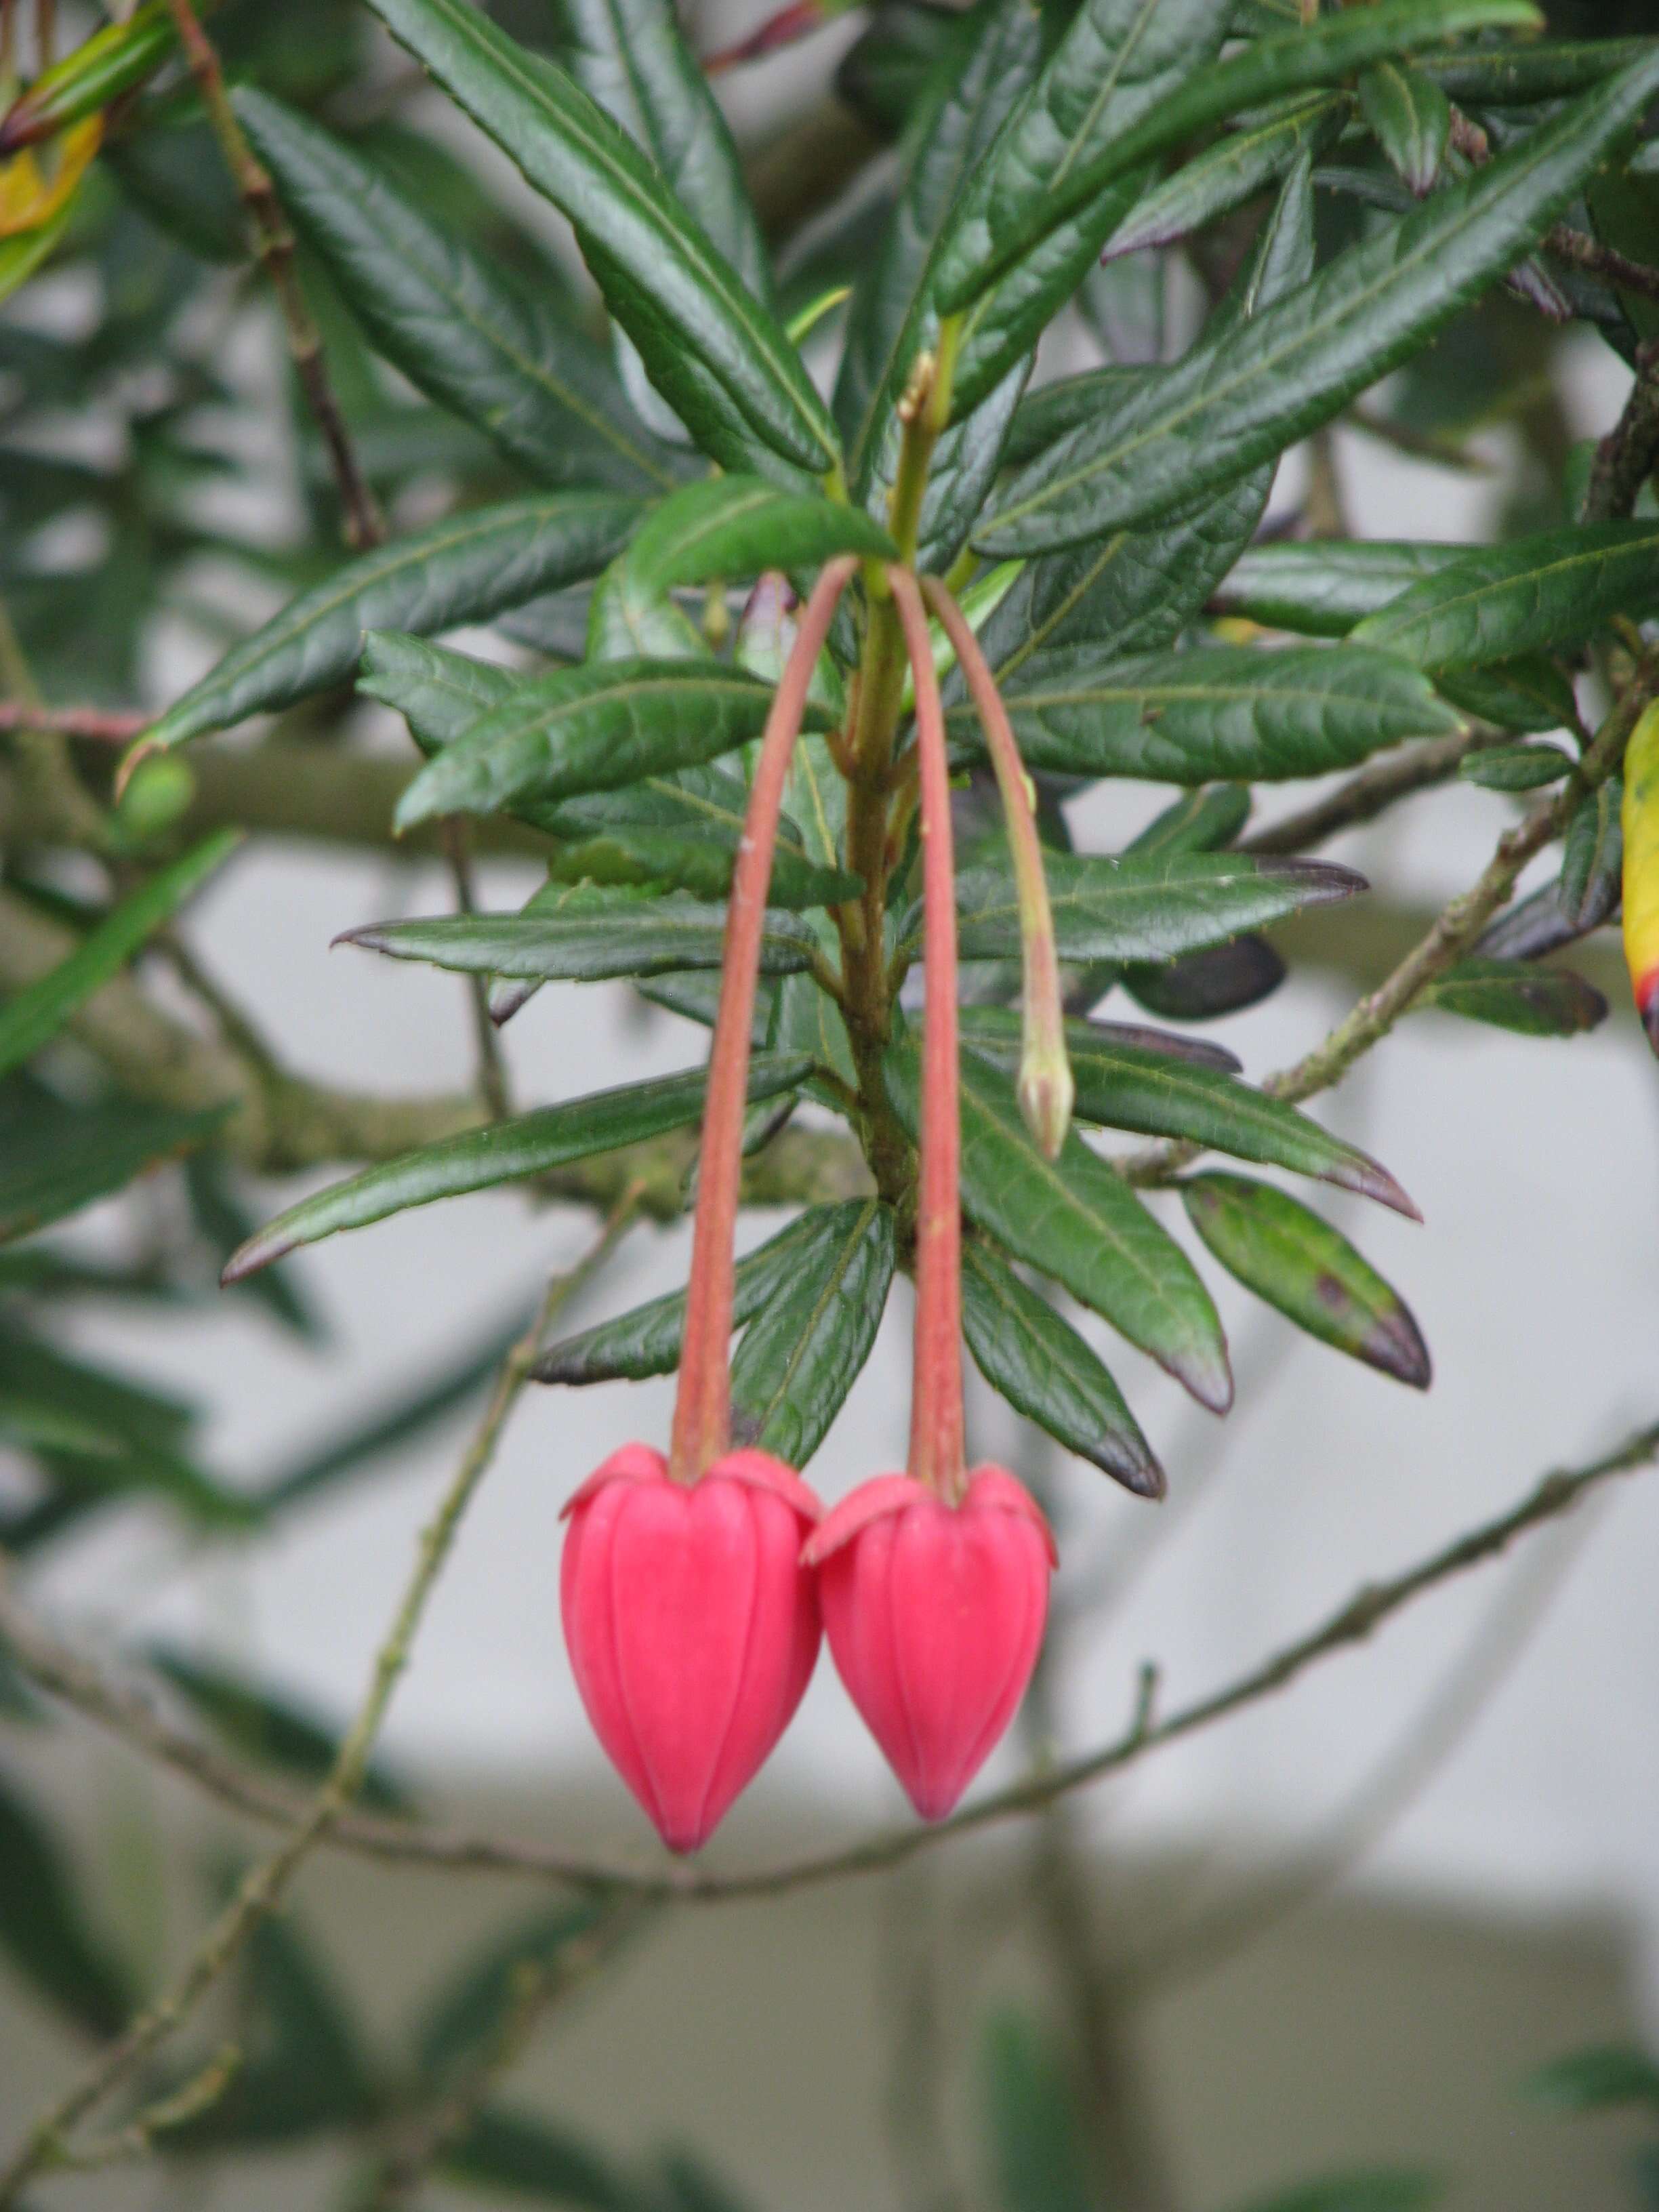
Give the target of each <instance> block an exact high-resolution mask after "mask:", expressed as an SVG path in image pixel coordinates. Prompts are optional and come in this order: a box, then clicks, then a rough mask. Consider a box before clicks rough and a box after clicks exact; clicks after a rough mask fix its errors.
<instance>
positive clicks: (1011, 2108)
mask: <svg viewBox="0 0 1659 2212" xmlns="http://www.w3.org/2000/svg"><path fill="white" fill-rule="evenodd" d="M984 2080H985V2106H984V2109H985V2115H986V2121H987V2127H988V2130H989V2138H990V2141H989V2148H990V2154H991V2163H992V2170H993V2172H994V2174H995V2176H996V2188H997V2203H998V2204H999V2205H1000V2206H1001V2207H1003V2208H1004V2212H1091V2207H1092V2206H1094V2205H1095V2204H1096V2203H1097V2197H1096V2195H1095V2192H1094V2191H1093V2189H1092V2188H1091V2185H1090V2182H1089V2178H1088V2167H1087V2163H1086V2160H1085V2155H1084V2148H1083V2124H1082V2117H1081V2115H1080V2113H1079V2111H1078V2106H1077V2098H1076V2093H1075V2091H1074V2090H1073V2086H1072V2081H1071V2077H1070V2075H1069V2073H1068V2071H1067V2069H1066V2063H1065V2061H1064V2059H1063V2058H1062V2057H1061V2056H1060V2051H1058V2050H1057V2049H1056V2048H1055V2047H1054V2044H1053V2043H1052V2042H1051V2040H1050V2039H1049V2038H1048V2036H1047V2035H1046V2034H1044V2033H1043V2032H1042V2029H1041V2028H1040V2027H1038V2025H1037V2023H1036V2021H1035V2020H1033V2019H1031V2018H1030V2016H1029V2015H1026V2014H1024V2013H1019V2012H1012V2011H1002V2012H997V2013H994V2014H993V2015H992V2017H991V2020H990V2021H989V2023H988V2024H987V2029H986V2038H985V2062H984Z"/></svg>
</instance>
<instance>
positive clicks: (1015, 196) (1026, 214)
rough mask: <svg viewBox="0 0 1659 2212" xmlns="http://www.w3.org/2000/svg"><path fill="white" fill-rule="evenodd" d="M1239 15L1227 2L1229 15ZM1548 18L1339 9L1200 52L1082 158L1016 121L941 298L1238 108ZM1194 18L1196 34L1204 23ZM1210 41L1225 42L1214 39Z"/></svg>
mask: <svg viewBox="0 0 1659 2212" xmlns="http://www.w3.org/2000/svg"><path fill="white" fill-rule="evenodd" d="M1229 12H1230V11H1229V10H1227V9H1223V10H1222V11H1221V14H1222V18H1223V21H1224V24H1225V18H1226V16H1227V15H1228V14H1229ZM1538 21H1539V17H1538V13H1537V10H1536V9H1534V8H1532V7H1530V6H1528V5H1526V4H1524V0H1520V4H1516V0H1492V4H1490V5H1488V4H1485V0H1470V4H1465V0H1383V4H1382V5H1379V6H1376V7H1370V8H1366V9H1364V10H1363V11H1361V10H1350V11H1349V12H1348V13H1347V14H1346V15H1340V16H1332V17H1327V18H1326V19H1325V20H1324V21H1321V22H1319V23H1316V24H1313V25H1310V26H1307V27H1304V28H1303V29H1301V30H1299V31H1297V32H1294V33H1291V34H1290V35H1289V36H1287V37H1285V38H1279V39H1261V40H1256V42H1255V44H1254V45H1253V46H1250V47H1249V48H1248V49H1247V50H1246V51H1245V52H1243V53H1242V54H1238V55H1236V56H1234V57H1233V58H1231V60H1229V61H1227V62H1225V63H1222V64H1218V65H1216V66H1212V67H1209V68H1203V67H1201V66H1198V64H1202V63H1203V62H1204V61H1206V60H1207V58H1208V54H1207V52H1204V51H1201V50H1200V51H1197V52H1194V67H1195V70H1196V73H1195V74H1194V75H1193V76H1189V77H1188V80H1187V82H1185V83H1184V84H1182V86H1181V88H1180V89H1179V90H1178V91H1175V92H1174V93H1173V94H1172V95H1171V96H1170V97H1167V98H1161V99H1159V100H1158V101H1157V103H1156V104H1155V105H1153V106H1152V107H1151V108H1150V112H1146V111H1143V112H1141V113H1139V115H1137V116H1135V117H1134V118H1133V127H1130V128H1126V127H1124V125H1125V123H1127V122H1128V121H1129V120H1130V118H1127V117H1124V118H1122V119H1121V120H1119V121H1117V122H1116V124H1115V128H1114V129H1112V130H1109V131H1106V132H1104V133H1102V132H1101V131H1099V129H1098V125H1097V124H1096V125H1094V127H1093V128H1092V129H1091V130H1090V132H1089V137H1088V140H1087V142H1086V149H1085V152H1084V156H1083V158H1082V159H1080V160H1079V159H1078V158H1076V155H1075V153H1074V152H1073V149H1074V148H1075V147H1077V145H1078V143H1079V133H1078V132H1077V131H1075V130H1073V131H1066V130H1064V129H1063V128H1062V130H1061V131H1060V134H1059V136H1060V139H1061V142H1062V143H1061V145H1060V148H1059V149H1055V148H1054V133H1053V132H1052V131H1051V132H1049V133H1047V134H1045V133H1043V132H1042V131H1040V129H1038V128H1037V127H1036V125H1035V124H1034V122H1033V119H1032V118H1030V117H1029V116H1027V117H1022V118H1020V120H1021V122H1022V123H1024V124H1026V125H1027V126H1028V127H1027V129H1026V131H1025V132H1024V135H1022V134H1021V132H1020V131H1019V128H1018V125H1016V127H1015V128H1014V129H1013V130H1011V131H1009V133H1008V134H1007V135H1006V137H1005V138H1004V140H1003V143H1002V146H1001V148H1000V149H999V154H1000V158H999V160H998V161H996V162H994V163H993V164H992V165H990V167H989V169H988V171H987V174H986V176H985V177H984V179H982V181H981V184H980V186H979V188H978V190H977V191H975V193H974V195H973V196H972V197H970V198H969V201H968V202H967V204H966V205H965V206H964V208H963V212H962V215H961V216H960V217H959V219H958V221H957V225H956V227H955V228H954V229H953V231H952V233H951V239H950V241H949V245H948V248H947V251H946V252H945V255H944V256H943V257H942V264H941V267H940V270H939V296H940V304H941V306H942V307H944V308H945V310H946V312H947V313H954V312H956V311H957V310H959V309H961V308H964V307H967V306H968V304H969V301H972V300H974V299H975V298H977V296H978V295H980V294H981V293H982V292H984V291H985V290H987V289H988V288H989V287H991V286H992V285H994V284H995V283H997V281H998V279H999V278H1000V277H1001V276H1002V275H1003V273H1004V271H1005V270H1007V269H1009V268H1010V267H1011V266H1012V264H1013V263H1014V262H1015V261H1017V260H1019V259H1021V258H1024V257H1029V256H1030V254H1031V252H1032V251H1033V249H1034V248H1036V247H1037V246H1040V245H1041V243H1042V240H1045V239H1047V238H1048V237H1049V236H1050V235H1052V234H1053V233H1054V231H1056V230H1057V229H1059V228H1060V227H1061V226H1062V225H1063V224H1065V223H1066V222H1067V221H1068V220H1069V219H1070V218H1072V217H1073V216H1075V215H1077V214H1078V213H1079V210H1082V209H1083V208H1085V207H1086V206H1087V205H1088V204H1089V203H1090V202H1091V201H1092V200H1097V199H1098V198H1099V197H1100V195H1101V194H1102V193H1103V191H1105V190H1106V188H1107V186H1108V185H1111V184H1112V183H1114V182H1115V180H1116V179H1119V178H1121V177H1125V176H1127V175H1129V174H1131V173H1133V171H1135V170H1137V169H1139V168H1140V167H1143V166H1144V165H1145V164H1146V163H1147V162H1149V161H1157V160H1158V159H1159V158H1160V157H1161V156H1162V155H1164V154H1166V153H1169V152H1170V150H1171V149H1173V148H1175V147H1176V146H1179V145H1181V144H1182V143H1185V142H1186V141H1188V140H1189V139H1191V138H1193V137H1196V136H1197V135H1198V134H1199V133H1200V132H1201V131H1207V130H1210V129H1211V128H1212V127H1213V126H1214V125H1216V124H1218V123H1223V122H1225V121H1226V120H1227V118H1229V117H1230V116H1233V115H1242V114H1244V113H1246V112H1248V111H1249V110H1250V109H1251V108H1254V107H1258V106H1261V105H1262V104H1263V103H1264V102H1265V101H1267V100H1282V99H1285V98H1288V97H1289V95H1290V94H1292V93H1297V92H1302V91H1307V90H1311V89H1312V88H1315V87H1316V86H1322V85H1332V84H1337V83H1340V82H1341V81H1342V79H1343V78H1344V77H1346V76H1349V75H1350V74H1351V73H1352V71H1353V70H1357V69H1363V68H1364V67H1366V66H1367V65H1369V64H1371V63H1374V62H1378V61H1382V60H1384V59H1386V58H1388V57H1389V55H1391V54H1401V53H1408V52H1412V51H1413V50H1414V49H1421V48H1422V47H1424V46H1430V45H1431V44H1435V43H1437V42H1438V41H1439V40H1441V39H1442V38H1443V37H1455V36H1456V35H1457V34H1458V33H1462V32H1464V31H1470V30H1478V29H1480V28H1482V27H1486V26H1494V27H1497V26H1501V25H1512V26H1514V27H1516V28H1533V27H1535V26H1536V25H1537V22H1538ZM1184 27H1186V28H1188V30H1189V32H1190V31H1193V30H1195V28H1196V26H1195V25H1191V24H1189V25H1186V26H1184ZM1078 43H1079V34H1078V32H1077V31H1076V29H1075V28H1074V30H1073V33H1072V37H1071V40H1068V41H1067V42H1066V43H1063V44H1062V45H1061V46H1060V48H1059V49H1058V50H1057V51H1056V53H1055V56H1054V61H1053V62H1051V63H1050V64H1049V68H1048V71H1047V72H1045V76H1044V80H1043V85H1042V87H1039V92H1041V91H1042V90H1043V89H1045V88H1048V86H1049V85H1050V83H1051V81H1052V80H1054V78H1055V77H1057V76H1058V75H1059V73H1060V72H1059V67H1058V65H1059V64H1060V62H1061V61H1062V60H1063V59H1065V58H1067V47H1068V45H1076V44H1078ZM1206 45H1208V46H1210V51H1213V46H1212V42H1209V41H1206ZM1083 59H1084V58H1083V56H1082V54H1081V53H1080V52H1079V53H1077V54H1076V55H1074V56H1073V57H1072V61H1073V66H1074V67H1075V68H1077V70H1078V72H1079V76H1083V78H1084V94H1083V97H1084V98H1085V99H1086V96H1087V93H1088V91H1089V90H1090V89H1091V86H1090V85H1089V82H1088V78H1087V73H1086V71H1085V70H1084V69H1083V67H1082V64H1083ZM1177 82H1179V80H1178V79H1177ZM1063 89H1064V88H1060V90H1061V91H1062V93H1063ZM1045 142H1046V149H1047V151H1046V158H1045Z"/></svg>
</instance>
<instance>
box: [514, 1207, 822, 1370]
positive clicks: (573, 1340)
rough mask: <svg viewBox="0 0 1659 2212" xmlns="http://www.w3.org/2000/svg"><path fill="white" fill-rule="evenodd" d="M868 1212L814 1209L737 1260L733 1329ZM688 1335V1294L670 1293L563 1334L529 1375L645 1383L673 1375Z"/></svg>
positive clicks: (814, 1263) (817, 1262)
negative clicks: (577, 1332)
mask: <svg viewBox="0 0 1659 2212" xmlns="http://www.w3.org/2000/svg"><path fill="white" fill-rule="evenodd" d="M864 1211H865V1201H864V1200H861V1199H855V1200H850V1201H849V1202H848V1204H847V1205H845V1206H809V1207H808V1208H807V1209H806V1211H805V1212H804V1213H801V1214H798V1215H797V1216H796V1218H794V1220H793V1221H792V1222H791V1223H790V1224H789V1225H788V1227H787V1229H781V1230H780V1231H778V1233H777V1235H776V1236H775V1237H769V1238H768V1240H767V1242H766V1243H764V1244H762V1245H758V1246H757V1248H756V1249H755V1250H754V1251H752V1252H750V1253H749V1254H747V1255H745V1256H744V1258H743V1259H741V1260H739V1261H738V1267H737V1291H736V1294H735V1297H734V1298H733V1301H732V1323H733V1326H734V1327H736V1328H742V1327H743V1326H744V1323H745V1322H750V1321H752V1320H753V1319H754V1318H755V1316H756V1315H757V1313H760V1312H761V1311H763V1309H764V1308H765V1307H766V1306H768V1305H769V1304H770V1303H771V1301H772V1300H773V1299H774V1298H776V1297H781V1296H782V1295H783V1294H784V1292H785V1291H787V1289H788V1287H789V1285H790V1284H791V1283H792V1282H793V1281H794V1280H795V1279H796V1277H797V1276H798V1275H799V1273H802V1272H803V1271H805V1270H810V1269H814V1268H817V1267H819V1266H820V1264H821V1262H822V1261H823V1257H824V1255H826V1254H827V1253H829V1252H832V1251H836V1250H838V1249H840V1248H841V1247H842V1245H843V1244H844V1243H845V1242H846V1238H847V1235H848V1231H849V1229H850V1228H851V1226H852V1225H853V1224H854V1223H855V1222H857V1221H860V1220H862V1218H863V1217H864ZM684 1333H685V1292H684V1291H671V1292H670V1293H669V1294H668V1296H667V1297H660V1298H652V1299H651V1300H649V1301H648V1302H647V1304H645V1305H642V1306H635V1307H634V1308H633V1310H631V1311H630V1312H629V1313H625V1314H618V1315H617V1317H616V1319H615V1320H614V1321H602V1322H595V1324H594V1326H593V1327H592V1328H585V1329H583V1330H582V1332H581V1334H580V1335H578V1336H568V1337H566V1338H565V1339H564V1340H563V1342H562V1343H560V1344H556V1345H554V1346H551V1347H550V1349H549V1350H548V1351H546V1352H544V1353H543V1354H542V1356H541V1358H539V1359H538V1361H537V1362H536V1364H535V1366H534V1367H533V1368H532V1370H531V1372H532V1375H533V1376H535V1379H536V1380H537V1382H538V1383H570V1384H581V1383H615V1382H618V1381H622V1382H629V1383H640V1382H643V1381H644V1379H645V1378H646V1376H648V1375H668V1374H671V1373H672V1371H673V1370H674V1369H675V1368H676V1367H678V1365H679V1364H680V1340H681V1338H682V1337H683V1336H684Z"/></svg>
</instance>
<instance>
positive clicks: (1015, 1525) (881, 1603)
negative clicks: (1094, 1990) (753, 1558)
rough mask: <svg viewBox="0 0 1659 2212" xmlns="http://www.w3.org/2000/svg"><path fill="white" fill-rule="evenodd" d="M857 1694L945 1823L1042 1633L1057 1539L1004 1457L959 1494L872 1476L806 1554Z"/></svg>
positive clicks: (892, 1753)
mask: <svg viewBox="0 0 1659 2212" xmlns="http://www.w3.org/2000/svg"><path fill="white" fill-rule="evenodd" d="M805 1557H806V1559H807V1560H808V1562H809V1563H810V1564H812V1565H817V1567H818V1568H819V1576H818V1591H819V1601H820V1603H821V1604H822V1606H823V1624H824V1627H825V1629H826V1630H827V1632H828V1633H829V1648H830V1650H831V1651H832V1652H833V1653H834V1654H835V1659H836V1670H837V1672H838V1673H839V1674H840V1675H841V1679H842V1681H843V1682H844V1683H845V1684H846V1686H847V1690H848V1695H849V1696H850V1697H851V1699H852V1700H853V1703H854V1705H856V1706H857V1707H858V1709H859V1711H860V1713H861V1714H862V1715H863V1716H864V1720H865V1723H866V1726H867V1727H868V1729H869V1730H870V1733H871V1735H872V1736H874V1738H875V1739H876V1741H877V1742H878V1744H879V1745H880V1746H881V1747H882V1750H883V1751H884V1753H886V1755H887V1763H888V1765H890V1767H891V1768H892V1770H893V1771H894V1773H895V1774H896V1775H897V1777H898V1778H899V1780H900V1781H901V1782H902V1784H903V1785H904V1790H905V1795H906V1796H908V1798H909V1800H910V1802H911V1803H912V1804H913V1805H914V1806H915V1808H916V1810H917V1812H918V1813H920V1814H921V1817H922V1819H923V1820H943V1819H944V1817H945V1814H947V1813H948V1812H950V1811H951V1808H953V1807H954V1806H955V1804H956V1802H957V1799H958V1798H959V1797H960V1796H961V1795H962V1793H963V1790H965V1789H966V1788H967V1786H968V1784H969V1783H970V1782H971V1781H972V1780H973V1778H974V1777H975V1774H977V1773H978V1771H979V1770H980V1768H981V1766H982V1765H984V1763H985V1760H986V1759H987V1757H988V1756H989V1754H990V1753H991V1751H992V1750H993V1749H994V1747H995V1746H996V1745H997V1744H998V1743H999V1742H1000V1741H1001V1738H1002V1735H1003V1733H1004V1731H1005V1730H1006V1728H1007V1726H1008V1723H1009V1722H1010V1721H1011V1720H1012V1718H1013V1717H1014V1713H1015V1710H1016V1709H1017V1707H1018V1704H1019V1701H1020V1699H1021V1698H1022V1697H1024V1694H1025V1686H1026V1684H1027V1683H1028V1682H1029V1681H1030V1679H1031V1669H1032V1668H1033V1667H1034V1666H1035V1665H1036V1656H1037V1652H1038V1650H1039V1649H1040V1648H1041V1645H1042V1631H1043V1626H1044V1624H1045V1622H1046V1620H1047V1618H1048V1576H1049V1571H1050V1570H1051V1569H1052V1568H1053V1566H1054V1538H1053V1536H1052V1535H1051V1534H1049V1530H1048V1522H1046V1521H1045V1520H1044V1518H1043V1516H1042V1509H1041V1508H1040V1507H1039V1506H1038V1504H1037V1503H1036V1499H1035V1498H1033V1497H1032V1496H1031V1493H1030V1491H1028V1490H1027V1489H1026V1488H1025V1487H1024V1485H1023V1484H1022V1483H1019V1482H1017V1481H1016V1480H1015V1479H1014V1477H1013V1476H1012V1474H1007V1473H1006V1472H1005V1470H1004V1469H1003V1468H1000V1467H981V1468H975V1471H974V1473H973V1474H971V1475H970V1476H969V1479H968V1489H967V1494H966V1496H965V1497H964V1498H963V1500H962V1503H961V1504H959V1505H947V1504H945V1503H944V1501H943V1500H942V1499H941V1498H938V1497H936V1496H935V1495H934V1493H933V1492H932V1491H931V1490H929V1489H928V1488H927V1485H926V1484H925V1483H921V1482H917V1481H915V1480H913V1479H912V1478H911V1477H910V1476H909V1475H906V1474H888V1475H881V1476H878V1478H877V1480H875V1481H873V1482H866V1483H863V1484H861V1485H860V1487H859V1488H858V1489H857V1490H855V1491H854V1492H853V1495H852V1496H851V1497H850V1498H847V1499H845V1500H844V1501H843V1503H842V1504H840V1505H838V1506H836V1507H835V1508H834V1510H832V1511H831V1512H829V1514H828V1515H827V1516H825V1518H824V1519H823V1521H822V1522H820V1523H819V1525H818V1528H817V1530H816V1532H815V1533H814V1534H813V1535H812V1536H811V1538H810V1539H809V1541H808V1542H807V1546H806V1552H805Z"/></svg>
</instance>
